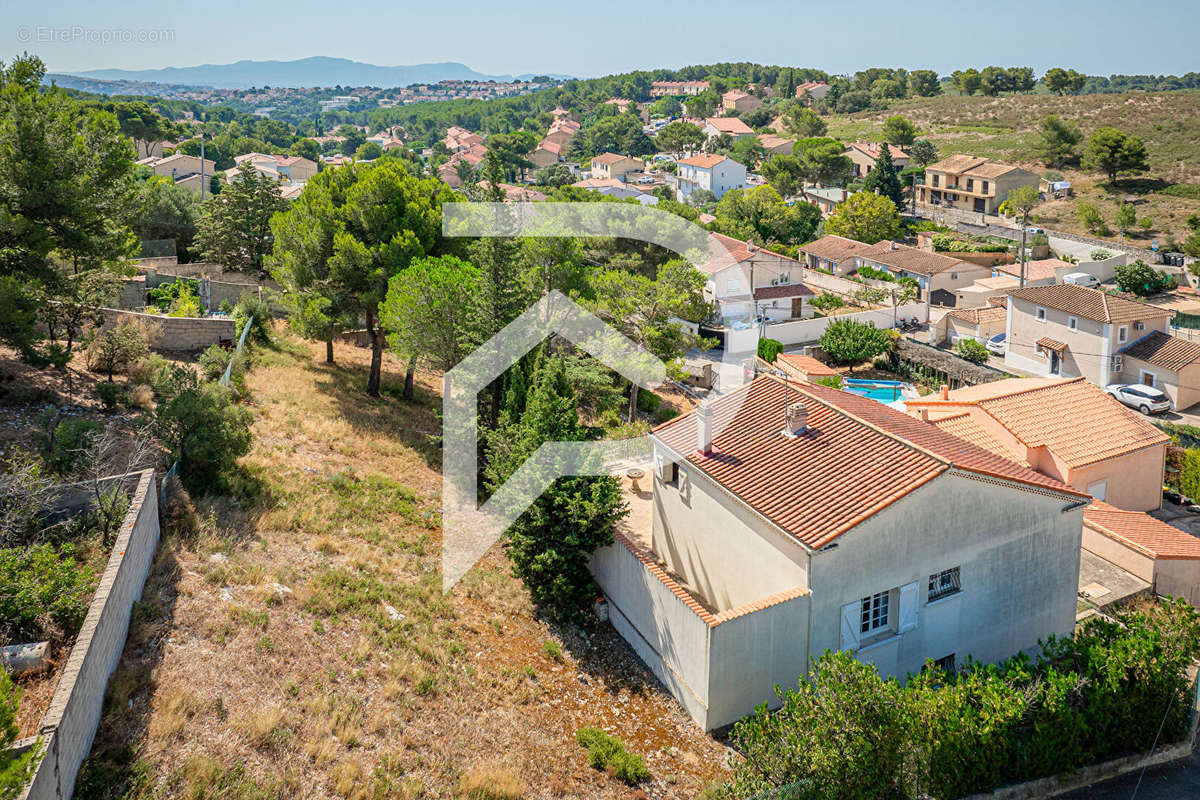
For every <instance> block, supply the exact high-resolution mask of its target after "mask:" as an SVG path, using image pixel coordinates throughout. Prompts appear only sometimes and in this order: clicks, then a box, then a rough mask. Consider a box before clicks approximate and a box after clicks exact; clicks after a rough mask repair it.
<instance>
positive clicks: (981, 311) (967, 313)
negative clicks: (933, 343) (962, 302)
mask: <svg viewBox="0 0 1200 800" xmlns="http://www.w3.org/2000/svg"><path fill="white" fill-rule="evenodd" d="M946 316H947V317H949V318H950V319H957V320H960V321H962V322H967V323H970V324H971V325H980V324H986V323H988V322H1000V321H1002V320H1003V319H1004V318H1005V317H1006V316H1008V309H1007V308H1005V307H1004V306H982V307H980V308H956V309H954V310H953V311H948V312H946Z"/></svg>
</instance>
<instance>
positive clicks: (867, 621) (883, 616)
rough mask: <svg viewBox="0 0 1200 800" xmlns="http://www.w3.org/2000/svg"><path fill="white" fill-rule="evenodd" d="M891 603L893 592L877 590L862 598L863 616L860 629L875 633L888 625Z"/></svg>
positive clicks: (863, 631)
mask: <svg viewBox="0 0 1200 800" xmlns="http://www.w3.org/2000/svg"><path fill="white" fill-rule="evenodd" d="M890 604H891V592H890V591H888V592H876V593H875V594H873V595H871V596H870V597H864V598H863V599H862V617H861V624H860V627H859V631H860V632H861V633H873V632H874V631H877V630H880V629H881V628H886V627H887V626H888V610H889V609H888V607H889V605H890Z"/></svg>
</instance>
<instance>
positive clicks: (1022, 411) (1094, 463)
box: [905, 378, 1170, 511]
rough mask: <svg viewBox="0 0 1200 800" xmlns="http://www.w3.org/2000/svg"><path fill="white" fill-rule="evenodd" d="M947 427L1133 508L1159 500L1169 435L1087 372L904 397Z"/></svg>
mask: <svg viewBox="0 0 1200 800" xmlns="http://www.w3.org/2000/svg"><path fill="white" fill-rule="evenodd" d="M905 407H906V409H907V411H908V412H909V413H910V414H916V415H918V416H920V417H922V418H923V419H927V420H928V421H929V422H930V423H932V424H934V425H937V426H938V427H940V428H941V429H942V430H945V431H947V432H948V433H953V434H954V435H955V436H958V437H960V438H963V439H966V440H967V441H970V442H975V443H976V444H979V445H981V446H984V447H986V448H987V449H988V450H991V451H993V452H996V453H999V454H1001V455H1003V456H1005V457H1006V458H1009V459H1011V460H1013V461H1016V462H1017V463H1019V464H1025V465H1027V466H1029V467H1030V468H1032V469H1035V470H1037V471H1038V472H1041V473H1042V474H1044V475H1048V476H1050V477H1052V478H1055V479H1056V480H1058V481H1061V482H1062V483H1064V484H1066V485H1067V486H1071V487H1073V488H1075V489H1077V490H1078V491H1081V492H1087V493H1088V494H1089V495H1091V496H1092V497H1094V498H1096V499H1097V500H1105V501H1107V502H1109V503H1112V504H1113V505H1114V506H1117V507H1119V508H1124V509H1127V510H1130V511H1151V510H1153V509H1156V508H1158V507H1159V506H1160V505H1161V504H1162V482H1163V475H1164V469H1165V467H1164V464H1165V462H1166V455H1167V444H1168V443H1169V442H1170V437H1168V436H1167V435H1166V434H1165V433H1163V432H1162V431H1161V430H1159V429H1158V428H1157V427H1155V426H1154V425H1152V424H1151V423H1149V422H1147V421H1146V420H1145V419H1144V418H1143V417H1142V416H1141V415H1140V414H1138V413H1137V412H1135V411H1132V410H1131V409H1128V408H1126V407H1125V406H1123V405H1121V404H1120V403H1118V402H1117V401H1116V400H1114V399H1112V398H1111V397H1109V396H1108V395H1106V394H1105V393H1104V390H1103V389H1101V388H1099V387H1098V386H1094V385H1092V384H1090V383H1088V382H1087V381H1086V380H1085V379H1083V378H1009V379H1006V380H1000V381H993V382H992V383H983V384H979V385H977V386H967V387H963V388H961V389H956V390H954V391H953V392H951V391H948V390H946V389H943V390H942V392H941V394H940V395H930V396H927V397H922V398H919V399H917V400H906V401H905Z"/></svg>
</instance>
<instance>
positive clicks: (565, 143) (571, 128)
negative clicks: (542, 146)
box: [542, 117, 580, 151]
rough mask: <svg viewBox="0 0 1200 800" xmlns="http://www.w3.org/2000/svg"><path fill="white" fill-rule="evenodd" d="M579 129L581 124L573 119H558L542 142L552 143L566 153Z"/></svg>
mask: <svg viewBox="0 0 1200 800" xmlns="http://www.w3.org/2000/svg"><path fill="white" fill-rule="evenodd" d="M579 127H580V126H579V123H578V122H575V121H574V120H572V119H567V118H566V117H562V118H559V119H556V120H555V121H554V124H552V125H551V126H550V130H549V131H547V132H546V136H545V138H544V139H542V141H544V142H552V143H553V144H556V145H558V146H559V147H561V148H563V150H564V151H565V150H566V148H567V147H569V146H570V145H571V140H572V139H574V138H575V135H576V134H577V133H579Z"/></svg>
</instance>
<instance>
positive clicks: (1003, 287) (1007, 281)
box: [957, 275, 1021, 305]
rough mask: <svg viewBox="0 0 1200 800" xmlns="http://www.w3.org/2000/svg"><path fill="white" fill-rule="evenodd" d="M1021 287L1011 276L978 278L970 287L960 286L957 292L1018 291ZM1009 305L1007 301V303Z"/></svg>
mask: <svg viewBox="0 0 1200 800" xmlns="http://www.w3.org/2000/svg"><path fill="white" fill-rule="evenodd" d="M1020 286H1021V282H1020V281H1019V280H1017V279H1016V278H1014V277H1013V276H1011V275H996V276H994V277H991V278H977V279H976V280H975V282H974V283H972V284H971V285H970V286H960V287H959V288H958V289H957V291H960V292H965V291H981V290H982V291H985V292H996V291H1007V290H1009V289H1017V288H1019V287H1020ZM1005 305H1007V301H1005Z"/></svg>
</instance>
